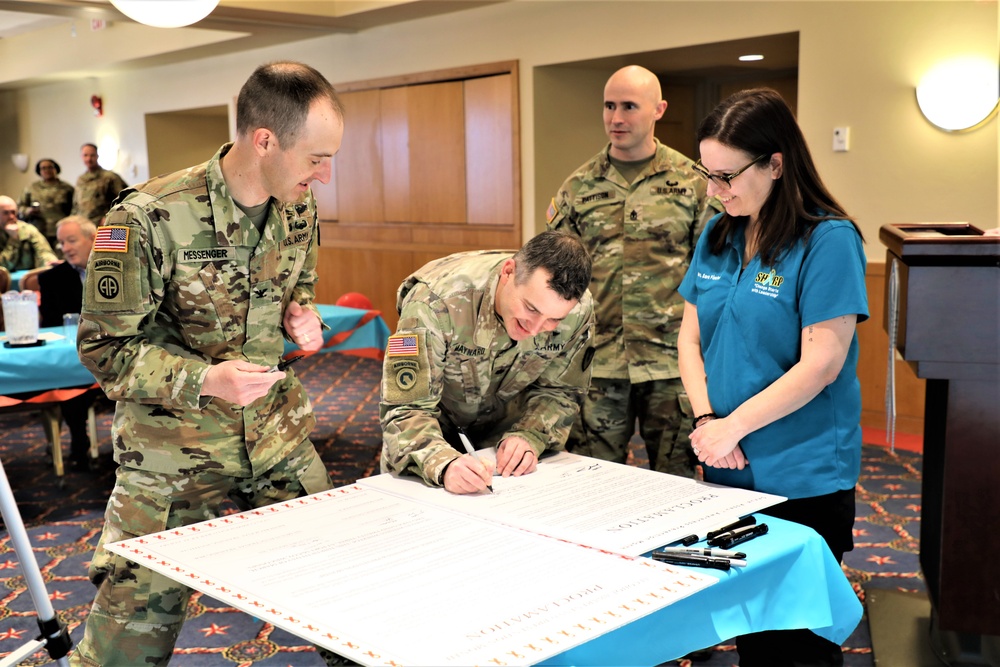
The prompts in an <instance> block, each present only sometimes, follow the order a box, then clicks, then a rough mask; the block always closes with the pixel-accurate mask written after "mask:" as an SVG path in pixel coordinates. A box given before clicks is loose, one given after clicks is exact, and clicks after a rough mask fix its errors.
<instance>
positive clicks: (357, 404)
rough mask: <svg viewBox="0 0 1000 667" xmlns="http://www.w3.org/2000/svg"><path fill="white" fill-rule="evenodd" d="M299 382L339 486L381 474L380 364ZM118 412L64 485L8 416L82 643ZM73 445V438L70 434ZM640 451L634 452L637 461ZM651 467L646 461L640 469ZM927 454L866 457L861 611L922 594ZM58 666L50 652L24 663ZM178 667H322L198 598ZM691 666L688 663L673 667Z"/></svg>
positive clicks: (35, 520) (8, 582)
mask: <svg viewBox="0 0 1000 667" xmlns="http://www.w3.org/2000/svg"><path fill="white" fill-rule="evenodd" d="M296 370H297V372H298V374H299V375H300V376H301V377H302V379H303V381H304V382H305V383H306V385H307V387H308V388H309V394H310V397H311V399H312V401H313V406H314V409H315V412H316V417H317V428H316V431H315V433H314V435H313V441H314V442H315V444H316V447H317V449H318V450H319V451H320V453H321V455H322V457H323V460H324V461H325V462H326V464H327V468H328V470H329V471H330V474H331V476H332V477H333V479H334V482H335V483H336V484H337V485H342V484H347V483H350V482H353V481H354V480H356V479H358V478H360V477H365V476H367V475H371V474H373V473H374V472H376V471H377V469H378V458H377V457H378V451H379V448H380V446H381V438H380V430H379V425H378V382H379V377H380V372H381V367H380V364H379V363H378V362H376V361H373V360H369V359H360V358H355V357H350V356H345V355H340V354H319V355H315V356H313V357H310V358H309V359H307V360H305V361H303V362H302V363H300V364H299V365H298V366H297V369H296ZM110 422H111V408H110V406H103V409H101V410H100V412H99V415H98V435H99V437H100V440H101V442H102V446H101V454H102V458H101V461H100V465H99V467H98V469H97V470H95V471H93V472H86V473H69V474H67V475H66V476H65V478H64V480H63V483H62V484H59V483H58V482H57V480H56V478H55V476H54V475H53V474H52V468H51V464H50V461H49V460H48V458H47V456H46V453H45V447H44V441H45V438H44V434H43V432H42V428H41V423H40V420H38V418H37V417H36V416H35V415H34V414H33V413H23V412H19V413H8V414H0V461H2V462H3V466H4V468H5V470H6V473H7V477H8V479H9V480H10V484H11V487H12V489H13V492H14V497H15V499H16V500H17V504H18V508H19V510H20V512H21V516H22V518H23V520H24V522H25V524H26V525H27V526H28V534H29V538H30V540H31V543H32V546H33V550H34V552H35V557H36V559H37V560H38V563H39V566H40V567H41V569H42V574H43V576H44V578H45V581H46V587H47V590H48V593H49V597H50V598H51V600H52V605H53V607H55V609H56V612H57V614H58V615H59V618H60V620H61V621H62V622H63V623H65V624H67V625H68V626H69V628H70V632H71V635H72V637H73V640H74V641H78V640H79V638H80V636H81V635H82V626H81V623H82V621H83V620H84V619H85V618H86V615H87V612H88V611H89V609H90V602H91V600H92V598H93V587H92V586H91V584H90V582H89V581H88V580H87V576H86V574H87V564H88V562H89V560H90V557H91V554H92V552H93V548H94V545H96V543H97V540H98V537H99V536H100V531H101V523H102V516H103V512H104V505H105V503H106V501H107V494H108V492H109V491H110V489H111V487H112V486H113V484H114V464H113V462H112V461H111V445H110ZM64 437H68V436H67V432H66V431H65V429H64ZM639 451H641V450H636V453H638V452H639ZM634 463H635V464H636V465H643V464H644V461H642V460H641V459H638V458H637V459H636V460H634ZM920 465H921V457H920V455H919V454H911V453H907V452H897V453H896V454H895V455H894V454H891V453H889V452H888V451H887V450H885V449H884V448H882V447H875V446H866V447H865V448H864V460H863V463H862V479H861V481H860V483H859V485H858V489H859V495H858V521H857V523H856V525H855V539H856V543H857V546H856V548H855V550H854V551H853V552H850V553H848V554H847V556H846V558H845V564H844V570H845V572H846V573H847V575H848V577H849V578H850V579H851V581H852V583H853V584H854V588H855V590H856V591H857V592H858V595H859V597H860V598H861V599H862V601H863V600H864V588H870V587H882V588H897V589H901V590H908V591H914V590H919V591H922V590H923V589H924V584H923V579H922V578H921V577H920V575H919V564H918V562H917V551H918V549H917V547H918V542H919V526H920ZM0 536H2V539H0V583H2V586H3V588H2V589H0V590H2V593H0V595H2V599H0V658H2V657H4V656H6V655H8V654H9V653H10V652H11V651H12V650H14V649H16V648H17V647H19V646H21V645H22V644H24V643H25V642H26V641H27V640H28V639H30V638H32V637H34V636H35V635H36V634H37V627H36V625H35V614H34V605H33V604H32V601H31V597H30V595H28V593H27V591H26V589H25V588H24V583H23V578H22V577H21V574H20V570H19V568H18V565H17V556H16V554H15V553H14V551H13V549H12V547H11V546H10V544H9V538H8V536H7V534H6V532H5V531H4V532H0ZM47 663H50V660H49V657H48V654H47V653H45V652H44V651H40V652H39V653H36V654H35V655H34V656H32V657H31V658H29V659H27V660H26V661H24V662H22V663H20V664H22V665H42V664H47ZM736 663H737V656H736V652H735V647H734V646H732V645H730V644H728V643H727V644H724V645H721V646H719V647H716V650H715V651H714V653H713V654H712V657H711V658H710V659H709V660H707V661H703V662H699V663H694V664H695V665H704V666H706V667H721V666H723V665H725V666H729V665H736ZM171 664H172V665H178V666H191V667H217V666H227V665H228V666H230V667H231V666H232V665H241V666H245V667H285V666H294V667H311V666H313V665H317V666H319V665H323V664H324V663H323V661H322V660H321V659H320V658H319V657H318V656H317V655H316V653H315V652H314V650H313V648H312V647H311V646H309V645H307V644H306V643H305V642H303V641H302V640H300V639H298V638H297V637H295V636H293V635H290V634H288V633H286V632H284V631H282V630H278V629H275V628H274V627H273V626H271V625H270V624H268V623H265V622H262V621H259V620H257V619H254V618H252V617H250V616H248V615H246V614H243V613H242V612H239V611H237V610H235V609H232V608H230V607H226V606H223V605H222V604H220V603H219V602H217V601H215V600H213V599H211V598H208V597H205V596H202V595H201V594H196V595H195V597H194V598H193V600H192V603H191V607H190V613H189V617H188V622H187V623H186V624H185V626H184V629H183V631H182V632H181V636H180V638H179V641H178V645H177V648H176V649H175V653H174V659H173V661H172V662H171ZM668 664H670V665H680V666H681V667H688V666H689V665H691V663H690V661H688V660H681V661H678V662H672V663H668ZM845 664H846V665H847V666H848V667H871V666H872V665H873V664H874V660H873V658H872V654H871V641H870V637H869V634H868V621H867V618H863V619H862V621H861V624H860V625H859V626H858V629H857V630H855V632H854V634H853V635H852V636H851V638H850V639H849V640H848V641H847V643H846V655H845Z"/></svg>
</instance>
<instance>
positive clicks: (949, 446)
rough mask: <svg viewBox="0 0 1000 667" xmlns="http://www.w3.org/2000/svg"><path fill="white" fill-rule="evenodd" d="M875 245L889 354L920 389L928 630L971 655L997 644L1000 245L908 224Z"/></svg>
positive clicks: (953, 229)
mask: <svg viewBox="0 0 1000 667" xmlns="http://www.w3.org/2000/svg"><path fill="white" fill-rule="evenodd" d="M879 239H880V240H881V241H882V242H883V243H884V244H885V245H886V246H887V247H888V252H887V256H886V300H885V303H886V312H885V316H884V319H883V326H884V327H885V328H886V331H887V332H889V333H890V337H891V335H892V334H891V331H890V322H891V319H890V318H891V316H892V315H893V312H895V314H896V316H897V320H896V321H897V322H898V324H897V335H896V349H898V350H899V352H900V353H901V354H902V355H903V358H904V359H905V360H906V361H907V362H908V363H909V364H910V366H911V367H912V368H913V369H914V371H915V372H916V374H917V376H918V377H921V378H925V379H926V380H927V390H926V405H925V418H924V465H923V491H922V496H923V497H922V518H921V526H920V564H921V567H922V568H923V571H924V575H925V577H926V579H927V588H928V592H929V597H930V601H931V605H932V608H933V611H934V613H933V614H932V616H933V619H932V624H934V625H936V626H937V627H938V629H939V630H940V631H946V632H951V633H955V634H957V635H958V636H959V642H960V643H965V644H968V643H969V641H968V640H969V636H973V637H974V636H976V635H1000V564H998V562H997V561H998V560H1000V237H997V236H984V235H983V233H982V231H981V230H979V229H977V228H975V227H973V226H971V225H968V224H966V223H943V224H942V223H914V224H895V225H885V226H883V227H882V228H881V230H880V232H879ZM894 264H895V268H893V265H894ZM893 271H895V273H896V275H898V292H897V296H898V298H896V300H895V303H891V301H890V300H891V299H892V298H893V297H892V294H891V292H892V282H893ZM987 639H988V638H987ZM967 648H969V649H972V648H974V647H972V646H968V647H967ZM978 664H993V663H978Z"/></svg>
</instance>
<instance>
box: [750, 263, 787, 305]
mask: <svg viewBox="0 0 1000 667" xmlns="http://www.w3.org/2000/svg"><path fill="white" fill-rule="evenodd" d="M783 282H785V278H784V277H783V276H779V275H776V274H775V273H774V269H771V272H770V273H765V272H763V271H761V272H759V273H758V274H757V277H756V278H755V279H754V283H756V284H755V285H754V286H753V289H752V290H751V291H752V292H753V293H754V294H763V295H764V296H769V297H771V298H775V297H777V296H778V288H779V287H781V283H783Z"/></svg>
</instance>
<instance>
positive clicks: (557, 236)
mask: <svg viewBox="0 0 1000 667" xmlns="http://www.w3.org/2000/svg"><path fill="white" fill-rule="evenodd" d="M535 269H545V270H546V271H547V272H548V273H549V276H550V278H549V281H548V286H549V287H550V288H551V289H552V290H554V291H555V292H556V294H558V295H559V296H561V297H562V298H564V299H566V300H567V301H574V300H577V299H579V298H580V297H581V296H583V293H584V292H585V291H586V290H587V288H588V287H590V270H591V263H590V255H589V254H587V248H586V247H584V245H583V242H582V241H580V239H579V238H577V237H576V236H573V235H572V234H567V233H566V232H560V231H555V230H551V229H550V230H547V231H544V232H542V233H541V234H539V235H538V236H536V237H534V238H533V239H531V240H530V241H528V242H527V243H525V244H524V246H522V247H521V249H520V250H518V251H517V253H516V254H515V255H514V282H516V283H517V284H519V285H520V284H524V282H525V281H526V280H528V278H530V277H531V274H533V273H534V272H535Z"/></svg>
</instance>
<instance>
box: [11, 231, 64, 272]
mask: <svg viewBox="0 0 1000 667" xmlns="http://www.w3.org/2000/svg"><path fill="white" fill-rule="evenodd" d="M0 243H2V244H3V245H2V246H0V266H2V267H3V268H5V269H7V270H8V271H24V270H25V269H37V268H40V267H42V266H46V265H47V264H48V263H49V262H55V261H57V260H58V259H59V258H58V257H56V254H55V253H54V252H52V246H50V245H49V242H48V241H47V240H45V237H44V236H42V233H41V232H40V231H38V228H37V227H35V226H34V225H29V224H28V223H26V222H20V221H18V223H17V239H16V240H15V239H12V238H11V237H10V235H9V234H7V232H6V231H5V230H2V229H0Z"/></svg>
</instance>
